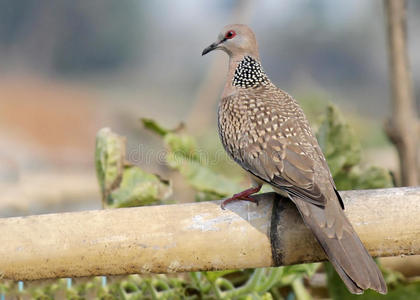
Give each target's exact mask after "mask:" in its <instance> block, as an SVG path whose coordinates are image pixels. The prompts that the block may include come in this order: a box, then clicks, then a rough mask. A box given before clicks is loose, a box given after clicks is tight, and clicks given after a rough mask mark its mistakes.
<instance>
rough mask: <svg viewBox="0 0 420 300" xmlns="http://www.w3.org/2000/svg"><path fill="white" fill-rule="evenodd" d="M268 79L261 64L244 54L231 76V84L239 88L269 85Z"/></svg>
mask: <svg viewBox="0 0 420 300" xmlns="http://www.w3.org/2000/svg"><path fill="white" fill-rule="evenodd" d="M269 84H270V80H269V79H268V77H267V75H266V74H265V72H264V70H263V68H262V66H261V64H260V63H259V62H258V61H257V60H255V59H253V58H252V57H251V56H245V57H244V59H242V61H241V62H240V63H239V64H238V67H237V68H236V70H235V75H234V76H233V80H232V85H233V86H238V87H241V88H256V87H258V86H261V85H269Z"/></svg>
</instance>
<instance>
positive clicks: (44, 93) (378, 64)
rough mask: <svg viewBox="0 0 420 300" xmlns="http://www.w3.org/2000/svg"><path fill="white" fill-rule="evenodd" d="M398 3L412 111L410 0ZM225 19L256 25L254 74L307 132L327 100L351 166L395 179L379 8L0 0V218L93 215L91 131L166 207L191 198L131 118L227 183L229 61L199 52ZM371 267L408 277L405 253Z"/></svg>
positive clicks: (96, 201) (416, 73)
mask: <svg viewBox="0 0 420 300" xmlns="http://www.w3.org/2000/svg"><path fill="white" fill-rule="evenodd" d="M407 3H408V6H407V25H408V28H407V33H408V39H407V40H408V52H409V53H408V54H409V60H410V65H411V71H412V79H413V88H414V90H413V93H414V98H415V99H417V113H418V107H419V106H420V101H419V99H420V97H419V96H420V51H419V49H420V35H419V34H418V32H420V2H419V1H415V0H408V1H407ZM235 22H238V23H246V24H248V25H250V26H251V27H252V28H253V29H254V31H255V33H256V36H257V40H258V42H259V47H260V54H261V59H262V63H263V66H264V68H265V71H266V72H267V73H268V75H269V77H270V78H271V79H272V81H273V82H274V83H275V84H276V85H277V86H278V87H280V88H282V89H284V90H286V91H287V92H289V93H290V94H292V95H293V96H294V97H295V98H296V99H297V100H298V101H299V102H300V103H301V104H302V105H303V107H304V109H305V112H306V113H307V115H308V117H309V119H310V120H311V121H312V124H316V121H317V116H318V115H319V114H320V113H323V112H324V108H325V106H326V104H328V103H329V102H332V103H334V104H336V105H337V106H338V107H339V108H340V110H341V111H342V112H344V113H343V114H344V116H345V119H346V120H347V121H348V122H349V123H350V126H351V127H352V128H353V130H354V131H355V134H356V135H357V136H358V137H359V139H360V141H361V144H362V157H363V162H364V163H365V164H367V165H377V166H381V167H383V168H386V169H388V170H390V171H391V172H392V174H393V175H394V176H395V177H396V180H397V182H398V180H399V178H398V173H399V172H398V170H399V165H398V154H397V151H396V149H395V147H394V146H393V145H392V144H391V142H390V141H389V140H388V138H387V136H386V134H385V132H384V130H383V127H384V122H385V120H386V119H387V118H388V117H389V116H390V115H391V114H392V105H391V99H390V94H391V92H390V84H389V67H388V64H389V63H388V53H387V38H386V22H385V16H384V5H383V2H382V1H364V0H354V1H326V0H322V1H321V0H318V1H309V0H283V1H276V0H264V1H258V2H257V1H250V0H248V1H240V0H236V1H235V0H229V1H220V0H218V1H194V0H184V1H170V0H159V1H115V0H100V1H99V0H98V1H83V0H73V1H65V0H56V1H52V0H46V1H36V0H20V1H14V0H0V191H1V193H0V217H10V216H22V215H31V214H40V213H51V212H65V211H75V210H86V209H94V208H98V209H99V208H101V195H100V192H99V187H98V183H97V180H96V177H95V168H94V150H95V136H96V133H97V132H98V130H99V129H100V128H103V127H110V128H112V129H113V131H115V132H117V133H118V134H120V135H122V136H126V137H127V159H128V160H129V161H131V162H132V163H134V164H137V165H139V166H141V167H142V168H143V169H145V170H146V171H149V172H154V173H158V174H160V175H161V176H163V177H164V178H170V179H171V180H172V183H173V190H174V193H173V194H172V196H171V200H172V201H184V202H185V201H194V191H192V189H191V187H189V186H188V185H187V184H185V182H184V181H183V180H182V178H180V177H181V176H180V175H179V174H177V173H176V172H171V171H170V170H169V168H168V167H167V166H166V164H165V159H164V157H165V149H164V147H163V145H162V141H161V139H160V138H159V137H157V136H156V135H153V134H152V133H151V132H150V131H146V130H144V128H143V126H142V124H141V122H140V121H139V119H140V118H141V117H146V118H152V119H154V120H156V121H157V122H158V123H160V124H162V125H163V126H165V127H167V128H176V127H177V126H179V124H180V123H184V124H185V127H184V130H185V131H186V132H187V133H188V134H190V135H193V136H195V137H196V138H197V139H198V141H199V145H200V147H203V149H204V150H203V151H204V154H205V155H207V154H208V155H209V157H210V156H211V157H212V158H213V159H214V158H215V157H216V158H217V159H218V161H217V162H216V164H217V163H219V165H223V167H224V169H223V172H226V173H228V174H239V168H238V167H237V166H236V165H234V164H233V163H232V162H231V161H230V160H228V159H227V158H226V155H225V153H224V152H223V150H222V148H221V145H220V142H219V141H218V136H217V130H216V108H217V103H218V101H219V96H220V94H221V91H222V87H223V83H224V80H225V74H226V71H227V61H228V59H227V56H226V55H225V54H224V53H221V52H213V53H211V54H209V55H207V56H205V57H201V52H202V50H203V49H204V48H205V47H206V46H208V45H209V44H211V43H212V42H213V41H214V40H215V39H216V37H217V35H218V33H219V31H220V29H221V28H222V27H223V26H224V25H226V24H229V23H235ZM210 153H212V154H210ZM215 153H216V154H215ZM220 162H223V164H221V163H220ZM226 164H229V168H226ZM227 169H228V170H227ZM382 261H383V263H384V264H385V265H386V266H388V267H391V268H394V269H398V270H400V271H402V272H403V273H404V274H405V275H409V276H411V275H415V276H418V275H419V270H420V261H419V259H418V258H416V257H411V259H404V260H401V259H398V258H397V259H392V258H391V259H383V260H382Z"/></svg>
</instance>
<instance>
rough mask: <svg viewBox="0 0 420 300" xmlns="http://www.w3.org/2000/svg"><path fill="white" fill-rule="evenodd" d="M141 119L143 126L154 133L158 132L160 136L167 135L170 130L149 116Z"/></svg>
mask: <svg viewBox="0 0 420 300" xmlns="http://www.w3.org/2000/svg"><path fill="white" fill-rule="evenodd" d="M140 121H141V122H142V123H143V126H144V127H145V128H147V129H149V130H151V131H153V132H154V133H157V134H158V135H160V136H165V135H166V134H167V133H169V132H170V130H169V129H166V128H164V127H163V126H161V125H159V124H158V123H157V122H156V121H155V120H152V119H148V118H141V119H140Z"/></svg>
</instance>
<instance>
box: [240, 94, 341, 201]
mask: <svg viewBox="0 0 420 300" xmlns="http://www.w3.org/2000/svg"><path fill="white" fill-rule="evenodd" d="M248 93H249V92H248ZM273 94H274V95H273ZM273 94H271V96H272V97H273V100H272V101H267V100H265V101H264V109H261V110H258V111H256V112H255V113H254V114H253V115H252V116H249V118H248V124H246V126H245V127H247V128H246V130H244V132H243V134H242V137H241V140H240V143H239V148H240V151H239V152H240V153H239V157H238V156H236V160H237V161H238V162H239V163H240V165H241V166H242V167H243V168H244V169H246V170H247V171H249V172H251V173H252V174H253V175H255V176H256V177H258V178H260V179H261V180H263V181H265V182H267V183H269V184H271V185H272V186H274V187H276V188H278V189H281V190H284V191H286V192H287V193H289V195H290V196H295V197H299V198H301V199H302V200H305V201H307V202H310V203H313V204H315V205H317V206H320V207H324V206H325V203H326V198H325V195H324V193H323V191H322V190H321V188H320V186H321V185H320V184H318V183H320V182H323V181H327V182H332V184H333V186H334V183H333V181H332V178H331V175H330V171H329V169H328V166H327V164H326V163H324V162H323V159H324V158H323V154H322V152H321V150H320V149H314V148H319V146H318V143H317V141H316V139H315V137H314V136H313V135H312V132H311V131H310V128H309V124H307V121H306V118H305V117H304V115H303V111H301V109H300V108H299V107H298V106H297V104H296V102H294V100H293V99H284V97H290V96H289V95H287V94H286V93H284V94H279V95H278V96H276V94H275V93H273ZM248 97H252V95H249V94H248ZM276 97H282V98H281V99H276ZM282 101H283V102H282ZM284 101H290V103H286V104H287V105H291V106H295V107H296V109H297V110H299V111H298V112H296V111H295V112H294V113H293V115H285V114H284V110H285V107H282V105H284ZM295 107H293V109H295ZM287 109H288V110H290V107H288V108H287ZM299 117H301V118H303V119H300V120H298V119H296V118H299ZM252 118H254V119H252ZM302 122H306V123H304V124H307V128H302V125H301V124H302ZM319 155H321V156H322V157H317V156H319ZM314 156H315V159H314Z"/></svg>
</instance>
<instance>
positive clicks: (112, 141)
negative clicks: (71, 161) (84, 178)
mask: <svg viewBox="0 0 420 300" xmlns="http://www.w3.org/2000/svg"><path fill="white" fill-rule="evenodd" d="M95 166H96V175H97V178H98V182H99V186H100V188H101V193H102V203H103V206H104V207H109V208H111V207H130V206H142V205H147V204H152V203H153V204H157V203H160V201H163V200H165V199H167V198H168V197H169V196H170V195H171V193H172V187H171V185H170V182H169V181H168V180H164V179H162V178H160V177H159V176H157V175H154V174H149V173H147V172H145V171H143V170H142V169H141V168H140V167H138V166H134V165H132V164H130V163H128V162H126V161H125V138H123V137H121V136H119V135H117V134H115V133H113V132H112V131H111V130H110V129H109V128H102V129H101V130H99V132H98V134H97V135H96V149H95Z"/></svg>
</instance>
